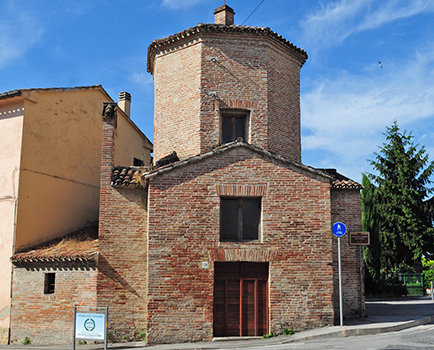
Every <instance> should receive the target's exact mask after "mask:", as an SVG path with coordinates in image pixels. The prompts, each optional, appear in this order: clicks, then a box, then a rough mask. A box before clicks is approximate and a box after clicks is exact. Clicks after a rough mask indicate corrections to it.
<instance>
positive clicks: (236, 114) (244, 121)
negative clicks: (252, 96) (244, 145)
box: [221, 110, 249, 144]
mask: <svg viewBox="0 0 434 350" xmlns="http://www.w3.org/2000/svg"><path fill="white" fill-rule="evenodd" d="M221 116H222V123H221V125H222V129H221V143H222V144H225V143H228V142H232V141H235V140H236V139H237V138H238V137H241V138H242V139H243V140H244V141H247V135H248V119H249V118H248V116H249V114H248V112H247V111H245V110H224V111H221Z"/></svg>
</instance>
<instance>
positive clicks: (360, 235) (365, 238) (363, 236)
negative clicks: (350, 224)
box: [349, 232, 370, 245]
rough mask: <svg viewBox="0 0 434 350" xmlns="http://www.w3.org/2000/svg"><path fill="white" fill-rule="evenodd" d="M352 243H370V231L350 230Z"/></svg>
mask: <svg viewBox="0 0 434 350" xmlns="http://www.w3.org/2000/svg"><path fill="white" fill-rule="evenodd" d="M349 240H350V245H369V243H370V239H369V232H350V233H349Z"/></svg>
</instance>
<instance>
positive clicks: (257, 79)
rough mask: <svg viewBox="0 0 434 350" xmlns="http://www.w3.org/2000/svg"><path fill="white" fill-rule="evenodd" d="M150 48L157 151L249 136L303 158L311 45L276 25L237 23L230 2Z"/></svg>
mask: <svg viewBox="0 0 434 350" xmlns="http://www.w3.org/2000/svg"><path fill="white" fill-rule="evenodd" d="M214 14H215V23H214V24H201V23H200V24H198V25H197V26H195V27H192V28H190V29H186V30H184V31H183V32H180V33H177V34H174V35H172V36H169V37H167V38H163V39H159V40H154V41H153V42H152V43H151V45H150V46H149V49H148V67H147V68H148V72H150V73H151V74H153V76H154V84H155V116H154V118H155V119H154V159H155V160H159V159H161V158H162V157H164V156H166V155H168V154H170V153H172V152H173V151H176V152H177V154H178V157H179V158H180V159H181V160H182V159H185V158H188V157H191V156H193V155H197V154H200V153H203V152H206V151H208V150H210V149H212V148H213V147H216V146H218V145H220V144H224V143H227V142H231V141H233V140H235V139H237V138H238V137H242V138H243V139H244V140H245V141H246V142H248V143H251V144H253V145H255V146H257V147H260V148H263V149H265V150H268V151H271V152H274V153H277V154H279V155H281V156H283V157H286V158H288V159H290V160H293V161H296V162H301V141H300V69H301V67H302V66H303V64H304V62H305V61H306V59H307V54H306V52H305V51H303V50H301V49H300V48H298V47H296V46H294V45H293V44H292V43H290V42H289V41H287V40H286V39H284V38H283V37H282V36H280V35H278V34H276V33H275V32H273V31H272V30H270V28H264V27H250V26H241V25H235V24H234V14H235V13H234V10H233V9H232V8H230V7H229V6H227V5H223V6H220V7H219V8H217V9H216V10H215V12H214Z"/></svg>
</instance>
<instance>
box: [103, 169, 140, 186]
mask: <svg viewBox="0 0 434 350" xmlns="http://www.w3.org/2000/svg"><path fill="white" fill-rule="evenodd" d="M144 171H145V168H141V167H121V166H118V167H114V168H113V173H112V181H111V184H112V186H123V187H133V188H134V187H139V186H141V185H142V184H143V180H142V174H143V172H144Z"/></svg>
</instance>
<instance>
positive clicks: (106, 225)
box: [97, 114, 147, 341]
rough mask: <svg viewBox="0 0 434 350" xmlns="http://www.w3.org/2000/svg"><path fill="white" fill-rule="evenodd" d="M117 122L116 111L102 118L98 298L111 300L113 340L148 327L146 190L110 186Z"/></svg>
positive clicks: (103, 303)
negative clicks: (111, 115)
mask: <svg viewBox="0 0 434 350" xmlns="http://www.w3.org/2000/svg"><path fill="white" fill-rule="evenodd" d="M115 126H116V114H115V115H114V116H113V117H107V118H106V117H104V118H103V145H102V163H101V164H102V165H101V186H100V213H99V220H100V223H99V232H98V238H99V257H98V270H99V271H98V281H97V304H98V306H103V307H104V306H109V326H108V327H109V330H110V333H111V334H112V337H111V340H112V341H122V340H133V339H138V338H137V336H138V332H143V331H144V330H145V329H146V312H147V311H146V310H147V304H146V284H147V271H146V264H147V253H146V249H147V235H146V221H147V213H146V201H147V193H146V191H145V190H144V189H143V188H139V189H122V188H121V189H117V188H114V187H112V186H111V175H112V167H113V155H114V152H115V151H116V150H115V146H114V143H113V140H114V130H115ZM124 337H125V338H124Z"/></svg>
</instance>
